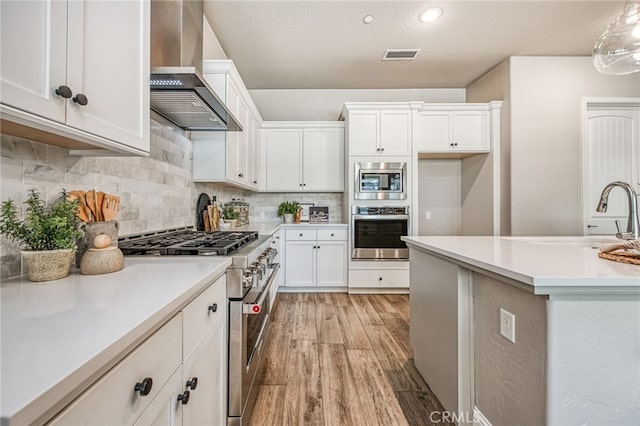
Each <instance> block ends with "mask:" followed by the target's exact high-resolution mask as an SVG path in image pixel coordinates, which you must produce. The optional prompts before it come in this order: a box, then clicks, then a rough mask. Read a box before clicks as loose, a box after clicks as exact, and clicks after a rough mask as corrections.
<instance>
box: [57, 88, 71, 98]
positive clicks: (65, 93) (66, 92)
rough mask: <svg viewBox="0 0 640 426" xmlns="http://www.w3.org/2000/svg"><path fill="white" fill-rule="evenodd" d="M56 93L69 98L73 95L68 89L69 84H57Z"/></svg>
mask: <svg viewBox="0 0 640 426" xmlns="http://www.w3.org/2000/svg"><path fill="white" fill-rule="evenodd" d="M56 95H58V96H62V97H63V98H65V99H69V98H70V97H71V96H72V95H73V93H72V92H71V89H69V86H59V87H58V88H57V89H56Z"/></svg>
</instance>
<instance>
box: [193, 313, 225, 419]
mask: <svg viewBox="0 0 640 426" xmlns="http://www.w3.org/2000/svg"><path fill="white" fill-rule="evenodd" d="M225 324H226V323H225V322H224V321H219V322H218V323H216V324H215V325H214V326H213V327H212V328H211V329H209V331H208V332H207V333H206V334H205V336H204V337H203V338H202V340H201V341H200V343H198V345H197V346H196V348H195V349H194V350H193V352H192V353H191V354H190V355H189V357H188V358H187V359H186V360H185V361H184V366H183V377H182V381H183V386H185V388H184V389H185V391H189V401H188V403H187V404H185V405H184V406H183V414H182V416H183V422H184V424H185V425H222V424H226V412H225V401H226V397H225V394H224V393H225V391H226V379H225V373H226V367H225V364H224V360H225V352H224V350H225V348H226V342H225V332H224V330H225ZM194 378H196V379H197V386H195V388H194V387H193V386H188V385H187V382H189V381H192V383H193V379H194Z"/></svg>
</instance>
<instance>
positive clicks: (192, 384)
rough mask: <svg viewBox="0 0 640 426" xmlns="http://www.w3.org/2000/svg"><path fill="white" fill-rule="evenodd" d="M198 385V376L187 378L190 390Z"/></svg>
mask: <svg viewBox="0 0 640 426" xmlns="http://www.w3.org/2000/svg"><path fill="white" fill-rule="evenodd" d="M197 387H198V378H197V377H194V378H192V379H191V380H187V388H191V390H196V388H197Z"/></svg>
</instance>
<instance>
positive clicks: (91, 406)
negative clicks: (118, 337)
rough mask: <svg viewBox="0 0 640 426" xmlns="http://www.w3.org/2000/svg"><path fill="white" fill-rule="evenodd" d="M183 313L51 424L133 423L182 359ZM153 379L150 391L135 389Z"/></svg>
mask: <svg viewBox="0 0 640 426" xmlns="http://www.w3.org/2000/svg"><path fill="white" fill-rule="evenodd" d="M181 338H182V314H178V315H176V316H174V317H173V318H172V319H171V320H169V322H167V323H166V324H165V325H164V326H162V328H160V329H159V330H158V331H156V332H155V333H154V334H153V335H152V336H151V337H149V338H148V339H147V340H145V341H144V342H143V343H142V344H140V346H138V347H137V348H136V349H135V350H134V351H133V352H131V353H130V354H129V355H128V356H127V357H126V358H124V359H123V360H122V361H120V362H119V363H118V364H117V365H116V366H115V367H113V368H112V369H111V370H110V371H109V372H107V374H106V375H105V376H104V377H102V378H101V379H100V380H98V381H97V382H96V383H95V384H94V385H92V386H91V387H90V388H89V389H87V390H86V391H85V392H84V393H83V394H82V395H80V396H79V397H78V398H76V400H75V401H74V402H72V403H71V405H70V406H69V407H67V408H66V409H65V410H64V411H62V413H60V414H59V415H58V416H57V417H56V418H54V419H53V421H52V422H51V423H50V424H51V425H69V424H87V425H88V424H91V425H98V424H102V425H125V424H133V423H134V422H135V421H136V419H137V418H138V417H139V416H140V415H141V414H142V412H143V411H144V410H145V409H146V408H147V407H148V406H149V404H150V403H151V401H153V399H154V398H155V397H156V396H157V395H158V393H159V392H160V389H162V387H163V386H164V385H165V383H167V382H168V380H169V378H170V377H171V376H172V374H173V373H174V372H175V371H176V370H177V369H178V367H179V366H180V363H181V362H182V353H181V350H180V349H181V344H180V343H181V340H182V339H181ZM146 378H150V379H152V382H151V385H150V390H149V393H148V394H146V395H144V396H143V395H141V393H142V391H141V392H138V391H136V390H135V389H134V388H135V387H136V384H137V383H140V384H142V382H143V380H144V379H146Z"/></svg>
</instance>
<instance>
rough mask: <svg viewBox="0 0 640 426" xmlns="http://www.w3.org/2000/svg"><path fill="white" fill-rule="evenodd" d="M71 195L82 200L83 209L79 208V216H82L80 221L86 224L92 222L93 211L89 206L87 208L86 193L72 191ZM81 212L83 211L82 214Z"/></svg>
mask: <svg viewBox="0 0 640 426" xmlns="http://www.w3.org/2000/svg"><path fill="white" fill-rule="evenodd" d="M69 195H74V196H76V197H77V198H78V200H80V207H81V208H80V207H79V208H78V214H79V215H80V214H82V216H78V217H80V220H82V221H84V222H91V221H92V220H93V217H92V215H91V210H89V206H87V199H86V193H85V192H84V191H70V192H69ZM80 211H82V213H80Z"/></svg>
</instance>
